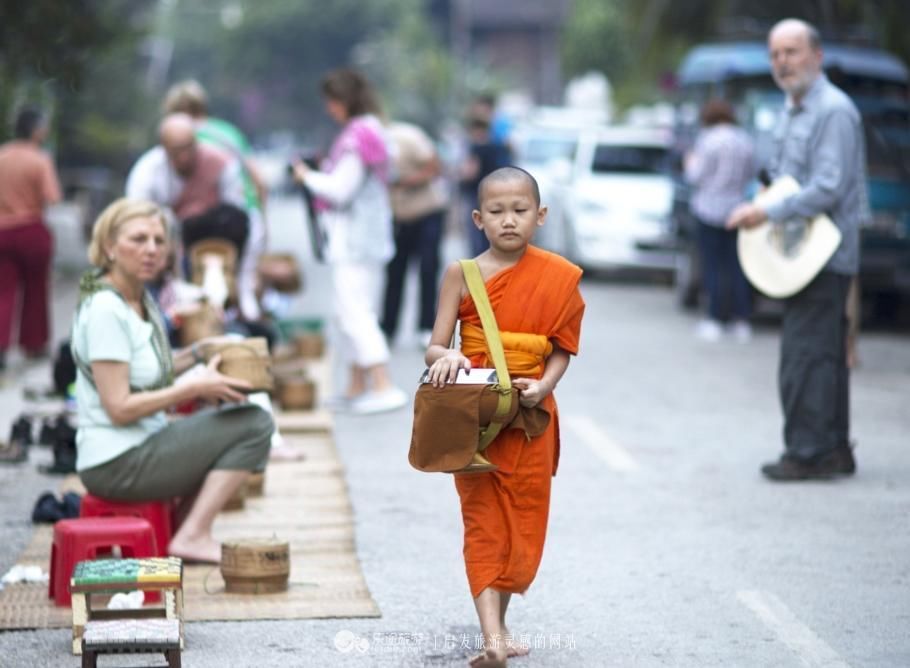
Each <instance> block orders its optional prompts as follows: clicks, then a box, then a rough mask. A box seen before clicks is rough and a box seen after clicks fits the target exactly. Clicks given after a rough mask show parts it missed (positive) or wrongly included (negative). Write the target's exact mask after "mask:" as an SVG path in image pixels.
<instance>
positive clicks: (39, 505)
mask: <svg viewBox="0 0 910 668" xmlns="http://www.w3.org/2000/svg"><path fill="white" fill-rule="evenodd" d="M81 502H82V497H80V496H79V495H78V494H76V493H75V492H67V493H66V494H64V495H63V499H62V500H60V499H57V497H56V496H54V495H53V494H51V493H50V492H45V493H44V494H42V495H41V496H40V497H38V500H37V501H36V502H35V507H34V509H33V510H32V522H34V523H35V524H41V523H50V524H53V523H55V522H58V521H60V520H66V519H72V518H75V517H79V506H80V504H81Z"/></svg>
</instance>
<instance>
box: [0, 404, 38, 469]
mask: <svg viewBox="0 0 910 668" xmlns="http://www.w3.org/2000/svg"><path fill="white" fill-rule="evenodd" d="M34 442H35V440H34V438H33V437H32V422H31V420H29V418H28V417H27V416H25V415H20V416H19V418H18V419H17V420H16V421H15V422H14V423H13V426H12V428H11V429H10V436H9V443H0V463H2V464H20V463H22V462H24V461H27V460H28V448H29V446H30V445H33V444H34Z"/></svg>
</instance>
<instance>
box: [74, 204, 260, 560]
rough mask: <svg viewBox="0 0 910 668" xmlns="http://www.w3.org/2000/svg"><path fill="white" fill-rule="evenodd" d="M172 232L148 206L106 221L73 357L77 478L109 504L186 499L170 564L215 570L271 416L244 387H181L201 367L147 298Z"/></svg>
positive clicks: (208, 379)
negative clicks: (175, 413)
mask: <svg viewBox="0 0 910 668" xmlns="http://www.w3.org/2000/svg"><path fill="white" fill-rule="evenodd" d="M167 246H168V231H167V225H166V223H165V219H164V216H163V215H162V212H161V210H160V209H159V208H158V207H157V206H156V205H155V204H152V203H150V202H144V201H137V200H129V199H120V200H117V201H115V202H114V203H112V204H111V205H110V206H108V207H107V209H105V210H104V212H103V213H102V214H101V216H99V218H98V220H97V221H96V222H95V226H94V229H93V230H92V240H91V245H90V246H89V259H90V261H91V262H92V264H93V265H94V266H95V268H94V269H92V270H90V271H88V272H87V273H86V274H85V275H84V276H83V278H82V281H81V282H80V285H79V304H78V306H77V308H76V315H75V319H74V322H73V331H72V350H73V357H74V359H75V361H76V366H77V368H78V374H77V378H76V400H77V403H78V408H79V431H78V434H77V436H76V444H77V452H78V454H77V461H76V468H77V470H78V472H79V475H80V477H81V478H82V481H83V483H84V484H85V486H86V488H87V489H88V490H89V492H91V493H92V494H94V495H96V496H100V497H103V498H109V499H117V500H122V501H136V502H141V501H152V500H165V499H173V498H175V497H179V498H180V500H181V507H180V508H179V513H180V514H181V515H183V521H182V523H181V524H180V526H179V528H178V529H177V531H176V533H175V534H174V536H173V538H172V539H171V542H170V545H169V546H168V552H169V553H170V554H172V555H174V556H179V557H183V558H185V559H188V560H192V561H207V562H218V561H219V560H220V557H221V547H220V545H219V543H218V542H217V541H215V539H214V538H213V537H212V533H211V530H212V522H213V521H214V519H215V516H216V514H217V513H218V511H219V510H221V508H222V507H223V506H224V504H225V503H226V502H227V501H228V499H229V498H230V497H231V496H232V495H233V494H234V492H235V491H236V490H237V488H238V487H240V485H241V484H242V483H243V482H244V480H246V478H247V476H249V474H250V472H253V471H262V470H263V469H264V468H265V465H266V462H267V460H268V452H269V443H270V438H271V435H272V431H273V430H274V425H273V422H272V418H271V416H269V415H268V413H266V412H265V411H263V410H262V409H260V408H259V407H257V406H254V405H252V404H249V403H246V397H245V395H244V394H243V393H242V392H243V390H245V389H248V388H249V385H248V384H247V383H246V382H245V381H242V380H238V379H234V378H229V377H227V376H224V375H222V374H220V373H218V371H217V370H216V369H217V366H218V362H219V361H220V360H219V358H218V357H215V358H213V359H212V360H211V361H210V363H209V364H208V365H207V366H206V367H205V369H204V371H203V372H202V373H199V374H198V375H194V376H193V378H192V379H190V380H188V381H186V382H184V383H180V384H178V385H174V383H173V379H174V374H175V373H176V374H179V373H182V372H183V371H185V370H186V369H189V368H190V367H191V366H193V364H195V363H196V362H199V361H201V357H200V356H199V354H198V349H197V348H196V347H193V348H192V349H187V350H183V351H180V352H178V353H177V354H172V352H171V348H170V346H169V344H168V339H167V335H166V332H165V329H164V324H163V322H162V318H161V315H160V313H159V311H158V307H157V306H156V304H155V303H154V301H153V300H152V298H151V296H150V295H149V294H148V292H147V291H146V289H145V284H146V282H148V281H150V280H152V279H153V278H155V277H156V276H157V275H158V273H159V272H160V271H161V270H162V268H163V266H164V263H165V260H166V257H167ZM192 399H201V400H204V401H209V402H212V403H213V404H215V406H213V407H212V408H209V409H206V410H203V411H201V412H198V413H196V414H194V415H192V416H189V417H186V418H182V419H179V420H177V421H175V422H169V421H168V419H167V417H166V416H165V413H164V411H165V410H166V409H168V408H170V407H172V406H174V405H176V404H180V403H183V402H185V401H187V400H192Z"/></svg>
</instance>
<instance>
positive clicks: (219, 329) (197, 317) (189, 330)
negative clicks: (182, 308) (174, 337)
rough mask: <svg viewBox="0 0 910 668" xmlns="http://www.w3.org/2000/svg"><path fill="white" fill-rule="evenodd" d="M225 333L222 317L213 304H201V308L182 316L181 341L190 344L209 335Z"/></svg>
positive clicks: (185, 344)
mask: <svg viewBox="0 0 910 668" xmlns="http://www.w3.org/2000/svg"><path fill="white" fill-rule="evenodd" d="M223 333H224V326H223V325H222V323H221V318H219V317H218V314H217V313H216V312H215V309H214V307H213V306H212V305H211V304H208V303H203V304H200V305H199V310H198V311H195V312H193V313H189V314H186V315H184V316H182V317H181V324H180V343H181V344H183V345H184V346H189V345H192V344H193V343H195V342H196V341H199V340H201V339H204V338H206V337H208V336H218V335H220V334H223Z"/></svg>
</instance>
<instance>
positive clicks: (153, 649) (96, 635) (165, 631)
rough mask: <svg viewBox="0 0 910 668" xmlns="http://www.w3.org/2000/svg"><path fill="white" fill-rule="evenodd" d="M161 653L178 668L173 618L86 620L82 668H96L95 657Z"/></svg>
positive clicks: (177, 624) (177, 625) (176, 628)
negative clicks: (101, 655)
mask: <svg viewBox="0 0 910 668" xmlns="http://www.w3.org/2000/svg"><path fill="white" fill-rule="evenodd" d="M126 653H130V654H140V653H142V654H151V653H156V654H157V653H162V654H164V657H165V658H166V659H167V665H168V666H169V668H180V622H179V621H178V620H176V619H116V620H111V621H106V622H100V621H90V622H88V623H87V624H86V625H85V633H84V635H83V636H82V668H97V665H98V655H99V654H126Z"/></svg>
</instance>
